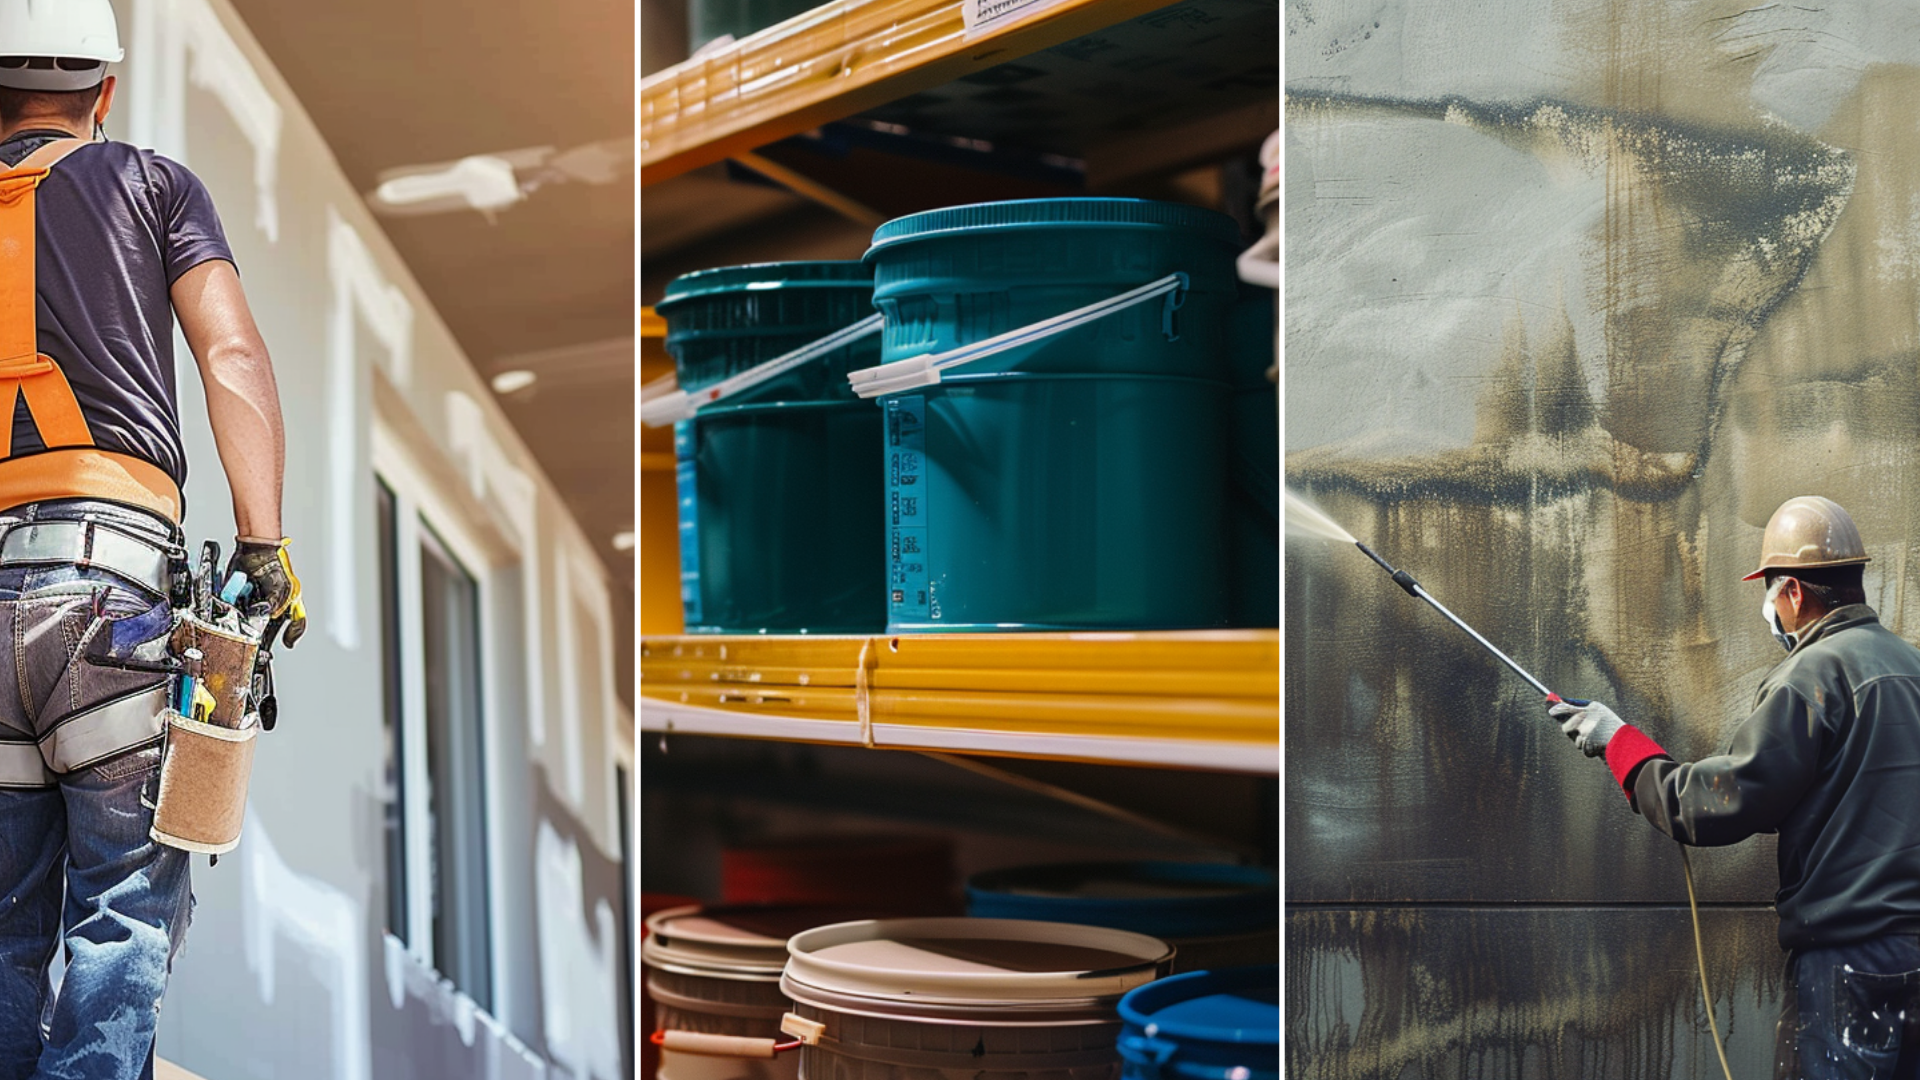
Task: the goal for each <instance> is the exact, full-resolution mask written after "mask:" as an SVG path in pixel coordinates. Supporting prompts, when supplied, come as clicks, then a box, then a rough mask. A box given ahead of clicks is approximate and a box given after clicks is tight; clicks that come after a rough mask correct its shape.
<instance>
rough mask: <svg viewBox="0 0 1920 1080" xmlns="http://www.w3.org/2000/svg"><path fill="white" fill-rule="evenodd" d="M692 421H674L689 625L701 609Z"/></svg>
mask: <svg viewBox="0 0 1920 1080" xmlns="http://www.w3.org/2000/svg"><path fill="white" fill-rule="evenodd" d="M693 424H694V422H693V421H692V420H682V421H680V422H679V423H677V424H675V425H673V456H674V463H673V477H674V494H675V495H676V496H677V497H678V498H679V500H680V605H681V610H682V611H683V613H684V615H685V618H686V624H687V628H688V629H692V628H693V627H695V626H698V625H699V624H700V622H701V611H700V492H699V488H698V487H697V486H696V483H697V477H698V475H699V474H698V468H699V466H698V463H697V462H696V461H695V460H694V457H695V451H696V446H697V437H696V436H695V434H694V427H693Z"/></svg>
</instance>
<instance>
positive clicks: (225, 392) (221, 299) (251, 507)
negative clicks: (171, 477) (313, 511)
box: [172, 259, 286, 539]
mask: <svg viewBox="0 0 1920 1080" xmlns="http://www.w3.org/2000/svg"><path fill="white" fill-rule="evenodd" d="M172 297H173V310H174V314H175V316H177V317H178V318H179V320H180V330H181V332H182V333H183V334H185V335H186V338H187V347H188V348H190V349H192V350H193V358H194V360H195V361H196V362H197V363H198V364H199V365H200V379H201V381H202V382H203V383H205V384H206V388H207V416H208V418H209V419H210V420H211V421H212V422H213V441H214V445H215V446H216V447H218V448H219V451H220V467H221V468H222V469H224V470H226V474H227V487H228V488H229V489H230V490H231V491H232V493H233V520H234V524H235V525H236V526H238V531H239V534H240V535H241V536H250V537H262V538H276V539H277V538H278V537H279V536H281V532H280V485H281V477H282V474H283V473H284V471H285V468H286V433H285V430H284V429H283V428H282V426H281V421H280V390H279V387H278V386H277V385H275V383H274V381H273V361H272V359H271V358H269V357H268V355H267V343H266V342H265V341H264V340H262V339H261V337H260V329H259V327H257V326H255V325H254V322H253V312H252V311H251V310H250V309H249V308H248V307H247V297H246V294H245V293H244V292H242V291H241V288H240V274H239V272H238V271H236V270H235V269H234V268H233V264H232V263H230V262H227V261H226V260H225V259H210V260H208V261H206V262H203V263H201V264H200V265H198V266H196V267H194V268H193V269H191V270H188V271H187V272H186V273H184V274H181V275H180V277H179V278H177V279H176V280H175V281H174V283H173V290H172Z"/></svg>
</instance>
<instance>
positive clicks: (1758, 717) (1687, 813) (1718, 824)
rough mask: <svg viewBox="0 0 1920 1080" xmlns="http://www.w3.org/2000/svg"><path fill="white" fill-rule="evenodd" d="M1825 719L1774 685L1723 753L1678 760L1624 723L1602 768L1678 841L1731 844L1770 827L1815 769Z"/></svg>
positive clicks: (1798, 796) (1795, 799)
mask: <svg viewBox="0 0 1920 1080" xmlns="http://www.w3.org/2000/svg"><path fill="white" fill-rule="evenodd" d="M1826 732H1827V725H1826V721H1825V718H1824V717H1822V716H1821V715H1820V712H1819V710H1818V709H1816V708H1815V707H1814V706H1813V705H1812V704H1811V703H1809V702H1808V701H1807V700H1806V699H1805V698H1803V697H1801V696H1800V695H1799V694H1798V693H1796V692H1795V691H1794V690H1793V689H1792V688H1791V687H1787V686H1781V687H1777V688H1776V689H1774V690H1773V691H1772V692H1771V693H1769V694H1768V695H1767V696H1766V697H1765V698H1764V699H1762V700H1761V702H1760V706H1759V708H1757V709H1755V710H1754V712H1753V715H1751V716H1749V717H1747V718H1746V719H1745V720H1743V721H1741V723H1740V726H1739V727H1738V728H1737V729H1735V731H1734V733H1733V739H1732V741H1731V742H1730V743H1729V744H1728V746H1727V752H1726V753H1724V754H1716V755H1714V756H1713V757H1709V758H1702V759H1701V760H1699V761H1696V762H1692V763H1691V764H1685V765H1683V764H1680V763H1678V762H1675V761H1674V760H1673V759H1672V758H1670V757H1668V756H1667V755H1666V751H1664V750H1662V749H1660V746H1659V744H1657V743H1655V742H1654V741H1653V740H1652V739H1650V738H1648V737H1647V736H1646V735H1644V734H1642V733H1641V732H1640V731H1639V730H1638V729H1637V728H1634V727H1633V726H1632V725H1631V724H1629V725H1626V726H1625V727H1623V728H1622V729H1621V730H1620V732H1619V734H1617V735H1615V736H1614V737H1613V738H1612V739H1611V740H1610V741H1609V743H1608V745H1607V766H1608V767H1609V768H1610V769H1612V770H1613V774H1614V778H1615V779H1616V780H1618V781H1619V782H1620V786H1621V788H1622V789H1623V790H1625V791H1626V793H1627V798H1628V799H1629V800H1630V801H1631V802H1632V804H1633V808H1634V809H1635V810H1637V811H1639V813H1640V815H1641V816H1642V817H1644V818H1646V819H1647V822H1648V823H1649V824H1651V825H1652V826H1653V827H1654V828H1656V829H1659V830H1660V831H1661V832H1663V833H1666V834H1667V835H1668V836H1671V837H1673V838H1674V839H1675V840H1678V841H1680V842H1681V843H1683V844H1695V845H1699V846H1703V847H1711V846H1716V845H1721V844H1735V843H1739V842H1740V841H1742V840H1745V839H1746V838H1747V837H1749V836H1753V835H1754V834H1756V833H1763V832H1772V831H1774V830H1776V829H1778V828H1779V826H1780V822H1781V821H1782V820H1783V819H1784V818H1785V817H1786V816H1787V815H1788V814H1789V813H1791V812H1792V811H1793V808H1794V807H1795V806H1797V805H1799V803H1800V799H1801V797H1802V796H1803V795H1805V794H1806V791H1807V788H1808V787H1810V786H1811V785H1812V783H1813V781H1814V778H1815V776H1816V774H1817V773H1818V771H1819V763H1820V748H1821V744H1822V742H1823V741H1824V739H1825V736H1826Z"/></svg>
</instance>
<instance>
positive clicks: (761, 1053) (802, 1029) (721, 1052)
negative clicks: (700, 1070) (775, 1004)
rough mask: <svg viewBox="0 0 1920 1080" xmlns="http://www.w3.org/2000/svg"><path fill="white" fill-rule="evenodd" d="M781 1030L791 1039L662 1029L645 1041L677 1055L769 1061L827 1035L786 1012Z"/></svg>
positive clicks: (815, 1023)
mask: <svg viewBox="0 0 1920 1080" xmlns="http://www.w3.org/2000/svg"><path fill="white" fill-rule="evenodd" d="M780 1030H781V1031H782V1032H783V1033H785V1034H788V1035H791V1036H793V1039H792V1040H791V1041H789V1042H777V1041H775V1040H773V1039H750V1038H747V1037H745V1036H742V1035H708V1034H706V1033H704V1032H698V1031H666V1030H662V1031H656V1032H654V1033H653V1034H651V1035H649V1036H647V1041H648V1042H650V1043H652V1044H653V1045H655V1046H657V1047H659V1048H660V1049H662V1050H671V1051H673V1052H674V1053H676V1054H698V1055H701V1056H703V1057H744V1058H771V1057H774V1056H775V1055H778V1054H783V1053H785V1052H787V1051H789V1050H798V1049H800V1048H801V1047H802V1046H817V1045H819V1043H820V1036H821V1035H823V1034H824V1033H825V1032H826V1030H827V1025H825V1024H822V1023H820V1022H819V1021H818V1020H808V1019H806V1018H805V1017H802V1016H795V1015H794V1014H792V1013H788V1014H786V1015H785V1016H782V1017H781V1018H780Z"/></svg>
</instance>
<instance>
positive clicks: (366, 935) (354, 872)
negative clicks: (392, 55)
mask: <svg viewBox="0 0 1920 1080" xmlns="http://www.w3.org/2000/svg"><path fill="white" fill-rule="evenodd" d="M115 6H116V9H117V11H118V14H119V18H120V25H121V28H122V33H123V37H124V38H125V39H126V45H127V52H128V59H127V63H126V64H125V65H124V66H123V67H121V68H120V69H119V74H120V76H121V85H120V91H119V98H118V103H117V106H116V110H115V113H114V115H113V117H112V118H111V120H110V121H109V124H108V127H109V131H110V133H111V134H112V135H113V136H114V137H115V138H119V139H123V140H127V141H131V142H134V143H137V144H140V145H146V146H152V147H155V148H157V149H159V150H160V151H161V152H163V153H166V154H168V155H169V156H172V157H175V158H177V159H180V160H183V161H184V162H186V163H187V164H188V165H189V166H190V167H191V168H192V169H193V170H194V171H195V172H196V173H198V174H199V175H200V177H201V178H202V179H203V180H204V181H205V182H206V184H207V187H208V189H209V190H210V191H211V193H212V195H213V197H214V200H215V202H216V204H217V205H218V206H219V207H220V210H221V213H222V216H223V218H224V221H225V224H226V229H227V234H228V238H229V240H230V241H231V243H232V246H233V249H234V252H235V256H236V259H237V261H238V263H239V266H240V270H241V276H242V280H243V281H244V283H245V285H246V289H247V293H248V297H249V299H250V301H251V302H252V305H253V308H254V313H255V315H256V317H257V319H258V321H259V323H260V326H261V329H262V331H263V332H264V334H265V336H266V339H267V342H268V344H269V346H270V347H271V348H272V351H273V354H274V360H275V367H276V370H277V373H278V376H279V380H280V388H281V395H282V402H283V407H284V411H285V415H286V426H287V441H288V447H287V482H286V494H287V501H286V512H285V518H286V529H287V532H288V533H289V534H290V535H292V536H293V537H294V538H295V547H294V549H293V554H294V558H295V563H296V565H297V566H298V568H299V570H300V573H301V575H302V578H303V580H304V582H305V586H306V592H307V598H308V600H307V602H308V606H309V611H310V612H311V614H312V617H313V625H312V628H311V629H310V630H309V632H308V634H307V636H306V638H305V639H304V640H303V641H302V642H301V644H300V647H299V648H298V649H297V650H294V651H292V652H290V653H286V654H285V655H283V657H282V658H281V661H280V663H279V665H278V669H279V670H278V676H279V678H278V682H279V687H278V689H279V692H280V700H281V703H282V704H281V719H280V726H279V728H278V730H276V731H274V732H271V733H268V734H267V735H265V736H264V737H263V738H262V740H261V745H260V749H259V752H258V756H257V760H256V764H255V771H254V776H253V787H252V801H251V804H250V807H249V811H248V821H247V831H246V834H245V837H244V839H243V841H242V843H241V846H240V848H239V849H238V850H237V851H236V852H234V853H233V854H232V855H229V856H227V857H225V858H223V859H222V860H221V861H220V863H219V865H218V866H216V867H213V868H211V869H209V868H208V867H207V865H206V862H205V860H204V859H200V860H196V866H195V868H194V878H195V891H196V893H197V895H198V901H199V903H198V910H197V914H196V916H195V919H194V925H193V928H192V930H191V932H190V934H189V935H188V938H187V944H186V947H185V950H184V951H183V953H182V955H181V957H180V959H179V962H178V964H177V966H176V969H175V971H174V976H173V984H172V989H171V992H170V994H169V996H168V999H167V1002H166V1006H165V1009H164V1012H163V1016H162V1020H161V1034H160V1052H161V1054H162V1056H164V1057H167V1058H169V1059H172V1060H174V1061H176V1062H178V1063H180V1064H181V1065H183V1066H185V1067H187V1068H189V1069H191V1070H192V1071H194V1072H196V1073H199V1074H201V1075H204V1076H206V1077H208V1078H209V1080H258V1078H266V1077H299V1078H302V1080H305V1078H340V1080H369V1078H386V1077H423V1078H427V1077H447V1078H450V1080H451V1078H456V1077H457V1078H461V1080H469V1078H501V1080H508V1078H521V1077H570V1078H576V1080H585V1078H587V1077H594V1078H597V1080H613V1078H614V1077H624V1076H626V1075H627V1071H626V1066H625V1065H624V1064H623V1057H624V1056H625V1055H626V1053H627V1051H626V1049H625V1048H624V1047H623V1046H622V1036H621V1032H622V1024H621V1023H620V1017H621V1016H622V1015H623V1011H624V1009H625V1008H626V1005H625V1002H624V998H623V994H624V986H623V983H624V979H623V977H622V960H621V957H622V954H623V950H624V948H625V942H624V937H623V933H624V931H623V929H622V927H621V926H620V925H619V921H620V920H619V913H620V912H621V910H622V889H623V887H624V886H623V882H624V878H625V871H624V868H623V867H622V866H621V864H620V862H619V851H620V845H619V835H618V823H617V822H618V819H617V816H616V809H617V805H618V803H617V792H616V791H615V790H614V776H615V767H614V766H615V760H616V759H617V758H618V757H619V756H620V754H621V751H620V750H619V747H620V746H621V744H622V743H624V744H625V747H626V749H625V751H624V753H626V754H630V753H631V745H632V718H631V716H630V715H627V714H626V712H625V710H624V709H623V708H622V707H621V706H620V705H619V704H618V702H617V699H616V695H615V693H614V690H613V681H612V680H613V675H612V672H613V670H614V665H613V662H612V655H611V649H612V644H611V641H612V635H611V629H610V627H611V619H610V615H611V610H612V609H611V607H610V603H611V601H610V599H609V589H608V584H607V582H606V581H605V579H604V576H603V573H602V571H601V570H600V568H599V563H598V561H597V560H596V559H594V558H593V557H592V550H593V549H592V547H591V545H590V543H589V542H588V540H587V539H586V538H585V537H584V536H583V535H582V533H581V531H580V529H579V528H578V527H577V526H576V524H575V523H574V522H573V521H572V520H571V519H570V518H569V517H568V515H567V513H566V510H565V508H564V504H563V503H562V502H561V500H560V498H559V497H558V495H557V493H556V492H555V491H554V490H553V488H552V486H551V485H550V484H549V483H548V482H547V481H546V479H545V478H544V477H543V476H542V475H541V474H540V472H539V470H538V468H537V466H536V465H535V464H534V463H533V458H532V455H531V454H530V453H528V451H527V450H526V448H525V446H524V445H523V444H521V443H520V441H519V440H518V439H517V438H516V437H515V435H514V433H513V432H512V430H511V428H510V427H509V426H508V424H507V423H506V420H505V418H504V416H503V415H502V414H501V412H500V411H499V410H498V409H497V408H496V407H495V406H494V404H493V402H492V399H491V396H490V394H489V392H488V390H487V388H486V386H485V384H484V383H483V382H482V381H481V380H480V379H479V378H478V377H477V375H476V374H475V372H474V370H473V368H472V366H471V365H470V364H469V363H468V361H467V358H466V357H465V356H464V355H463V354H462V352H461V350H460V348H459V346H458V344H457V343H456V342H455V340H454V339H453V337H452V335H451V334H450V333H449V332H448V330H447V328H446V327H445V326H444V325H443V324H442V323H441V322H440V321H439V319H438V317H437V316H436V314H435V312H434V309H433V306H432V305H431V303H429V302H428V300H427V298H426V296H425V295H424V294H423V293H422V292H421V290H420V288H419V287H418V285H417V284H416V283H415V282H414V281H413V280H412V278H411V276H410V275H409V273H408V271H407V268H406V266H405V265H404V264H403V263H402V262H401V261H400V259H399V258H398V256H397V255H396V254H395V253H394V251H393V249H392V248H391V247H390V245H388V244H387V242H386V240H385V238H384V236H383V235H382V233H381V230H380V225H379V222H378V221H377V220H375V219H374V218H373V216H372V215H371V214H370V213H369V212H368V210H367V208H366V206H365V204H364V202H363V201H362V198H361V194H360V193H359V192H357V191H355V190H354V189H353V188H352V186H351V185H350V184H349V183H348V182H347V180H346V178H345V177H344V175H343V174H342V173H341V171H340V169H339V167H338V166H337V165H336V163H335V161H334V159H333V156H332V154H331V153H330V152H329V150H328V147H327V145H326V143H325V142H324V140H323V139H322V138H321V137H320V134H319V132H318V131H317V130H316V129H315V128H314V126H313V124H312V122H311V121H310V120H309V119H308V117H307V115H306V114H305V112H304V111H303V110H302V108H301V104H300V102H299V101H298V100H296V99H295V98H294V97H293V95H292V94H291V93H290V92H289V91H288V89H287V87H286V85H285V83H284V82H283V81H282V80H281V79H280V78H279V76H278V74H277V73H276V72H275V71H274V69H273V66H272V64H271V63H270V62H269V61H268V59H267V58H266V56H265V55H264V53H263V52H262V51H261V50H260V48H259V47H258V45H257V44H256V43H255V42H254V41H253V40H252V38H251V37H250V36H249V35H248V34H247V32H246V28H245V27H244V25H243V24H242V23H241V21H240V20H239V18H238V17H237V16H236V15H235V13H234V12H233V10H232V9H231V7H230V6H229V5H228V4H227V3H226V2H225V0H117V2H116V5H115ZM341 60H342V64H343V68H342V73H341V77H342V78H350V77H351V65H352V62H353V58H352V57H342V58H341ZM367 122H369V123H386V124H410V123H421V122H425V121H423V120H422V119H421V118H419V117H416V116H410V115H407V114H405V112H404V110H403V109H398V108H397V110H396V113H395V115H393V116H387V117H368V118H367ZM176 347H177V348H178V350H179V353H180V357H181V366H180V380H181V387H182V390H181V397H182V416H183V423H184V425H185V428H186V431H187V448H188V454H189V459H190V462H191V466H192V474H191V476H190V479H189V481H188V485H187V498H188V505H189V518H188V522H187V524H188V530H189V532H190V534H191V535H192V536H193V537H195V538H196V539H197V538H200V537H230V536H231V535H232V532H233V528H232V521H231V515H230V511H229V509H228V507H229V502H228V499H227V496H226V492H225V488H224V482H223V478H222V476H221V473H220V470H219V467H218V460H217V457H216V455H215V452H214V446H213V443H212V439H211V436H210V434H209V432H208V428H207V421H206V413H205V406H204V403H203V398H202V394H203V392H202V390H201V387H200V384H199V381H198V376H197V374H196V373H195V372H194V371H193V365H192V361H191V359H190V357H188V355H187V353H186V350H185V349H184V347H183V346H181V345H179V344H178V343H176ZM582 437H583V438H590V437H591V433H584V434H583V435H582ZM402 461H404V462H405V465H406V468H408V469H409V470H411V473H412V476H413V479H414V480H415V481H416V482H417V483H418V484H419V485H420V486H421V487H422V488H423V489H425V490H427V491H428V492H430V493H431V496H432V498H433V499H434V500H435V501H436V502H437V503H438V504H439V506H440V508H441V511H442V512H443V514H444V515H445V516H446V517H447V519H448V520H449V522H451V523H452V524H453V525H457V526H458V528H459V530H460V531H461V532H462V533H463V534H465V535H467V536H469V537H470V538H471V539H472V543H473V545H474V550H475V551H476V552H477V558H471V559H470V561H471V564H470V565H469V567H468V568H469V569H470V570H472V571H473V572H474V573H475V574H476V576H478V577H479V578H480V579H481V580H482V581H484V582H485V583H486V585H487V587H488V590H489V592H488V595H489V601H488V607H489V609H490V610H489V614H490V618H489V619H488V621H487V629H486V631H485V632H484V633H483V635H482V637H483V642H484V645H483V647H484V650H485V657H484V665H485V668H486V675H485V678H484V690H483V696H484V697H485V698H486V699H487V711H488V717H487V722H486V725H485V726H486V729H487V730H486V751H485V752H486V755H487V788H488V791H487V803H488V815H489V821H488V825H487V827H488V830H489V832H490V834H491V836H492V837H493V840H492V844H491V851H490V859H491V879H492V896H491V905H492V916H491V917H492V921H493V924H494V930H493V941H492V944H493V951H494V956H495V960H494V966H495V970H494V976H493V982H494V987H495V989H494V995H493V1003H492V1007H491V1008H489V1009H481V1008H477V1007H476V1006H475V1003H474V1002H473V1000H472V999H470V998H468V997H467V996H465V995H464V994H462V993H460V992H459V991H458V989H457V988H455V987H453V986H451V985H449V984H448V983H447V982H445V981H444V980H442V979H441V978H439V976H438V975H437V974H436V973H435V972H434V971H432V970H431V969H430V968H428V967H427V966H426V965H424V964H423V963H422V962H421V961H420V959H418V958H417V957H416V956H415V955H413V954H411V953H409V952H408V951H407V950H406V949H405V948H404V947H401V946H400V945H399V942H398V941H397V940H396V939H395V938H393V937H391V936H389V935H387V934H385V933H384V922H385V913H386V910H387V908H386V903H387V900H386V897H387V888H388V882H387V880H386V877H387V874H386V869H385V856H384V848H383V843H384V841H383V835H382V821H383V819H384V817H385V815H386V813H387V811H388V804H389V802H390V800H391V799H392V797H393V792H392V790H391V789H390V787H389V784H388V781H387V772H386V749H385V738H384V733H383V696H382V681H381V678H382V677H381V671H382V666H381V660H382V646H383V634H384V633H385V630H384V628H383V623H382V617H381V612H382V609H383V598H382V597H381V596H380V594H379V585H378V572H377V571H378V566H379V562H378V551H377V548H376V546H375V544H376V536H375V531H376V524H375V514H374V506H375V502H374V488H373V484H374V474H375V470H376V468H380V469H387V470H392V469H394V468H397V467H399V466H398V465H396V462H402ZM463 557H468V556H463ZM416 790H417V789H416Z"/></svg>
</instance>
